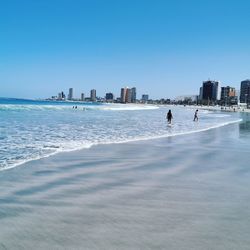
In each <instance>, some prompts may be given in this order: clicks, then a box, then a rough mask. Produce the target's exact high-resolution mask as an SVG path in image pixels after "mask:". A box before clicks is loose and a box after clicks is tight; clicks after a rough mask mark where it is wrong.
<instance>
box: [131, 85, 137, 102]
mask: <svg viewBox="0 0 250 250" xmlns="http://www.w3.org/2000/svg"><path fill="white" fill-rule="evenodd" d="M131 102H132V103H135V102H136V88H135V87H133V88H132V89H131Z"/></svg>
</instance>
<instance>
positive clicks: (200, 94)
mask: <svg viewBox="0 0 250 250" xmlns="http://www.w3.org/2000/svg"><path fill="white" fill-rule="evenodd" d="M202 98H203V87H200V93H199V101H202Z"/></svg>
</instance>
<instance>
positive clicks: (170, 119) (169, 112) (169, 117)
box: [167, 110, 173, 124]
mask: <svg viewBox="0 0 250 250" xmlns="http://www.w3.org/2000/svg"><path fill="white" fill-rule="evenodd" d="M172 119H173V115H172V113H171V110H169V111H168V113H167V120H168V124H171V121H172Z"/></svg>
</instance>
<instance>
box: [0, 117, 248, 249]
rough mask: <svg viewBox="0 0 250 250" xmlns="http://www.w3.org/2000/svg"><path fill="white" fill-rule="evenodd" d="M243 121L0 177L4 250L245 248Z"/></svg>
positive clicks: (96, 150)
mask: <svg viewBox="0 0 250 250" xmlns="http://www.w3.org/2000/svg"><path fill="white" fill-rule="evenodd" d="M244 119H246V120H245V121H244V122H242V123H241V124H232V125H228V126H225V127H221V128H217V129H212V130H209V131H205V132H201V133H195V134H190V135H183V136H176V137H170V138H165V139H160V140H149V141H140V142H134V143H124V144H110V145H99V146H94V147H92V148H90V149H85V150H81V151H75V152H70V153H62V154H57V155H55V156H52V157H49V158H45V159H41V160H38V161H33V162H29V163H26V164H25V165H22V166H19V167H17V168H15V169H10V170H7V171H2V172H0V183H1V184H0V223H1V227H0V249H178V250H181V249H203V250H204V249H249V246H250V238H249V230H250V220H249V218H250V167H249V148H250V147H249V146H250V122H249V121H248V117H247V116H246V117H245V118H244Z"/></svg>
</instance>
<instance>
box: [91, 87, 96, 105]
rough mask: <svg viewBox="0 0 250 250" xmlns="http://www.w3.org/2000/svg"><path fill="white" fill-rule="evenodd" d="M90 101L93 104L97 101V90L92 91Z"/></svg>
mask: <svg viewBox="0 0 250 250" xmlns="http://www.w3.org/2000/svg"><path fill="white" fill-rule="evenodd" d="M90 100H91V101H92V102H95V101H96V90H95V89H91V91H90Z"/></svg>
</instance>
